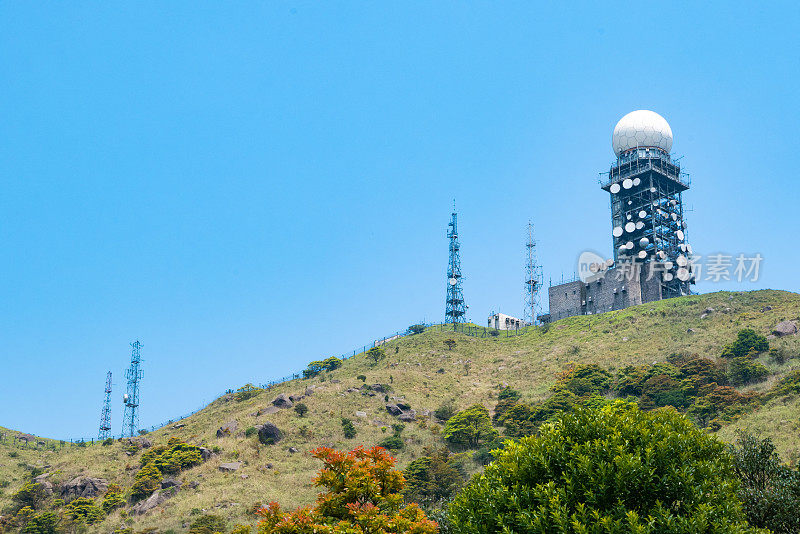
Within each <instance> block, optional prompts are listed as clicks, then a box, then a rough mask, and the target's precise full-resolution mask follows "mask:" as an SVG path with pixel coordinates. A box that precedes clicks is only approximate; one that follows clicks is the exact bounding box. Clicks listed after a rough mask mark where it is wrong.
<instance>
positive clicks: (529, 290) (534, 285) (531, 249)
mask: <svg viewBox="0 0 800 534" xmlns="http://www.w3.org/2000/svg"><path fill="white" fill-rule="evenodd" d="M527 230H528V238H527V241H526V242H525V309H524V310H523V316H522V318H523V319H524V320H525V323H527V324H536V311H537V310H538V309H539V289H540V288H541V287H542V266H541V265H539V264H538V263H537V262H536V240H535V239H534V238H533V223H531V222H530V221H528V228H527Z"/></svg>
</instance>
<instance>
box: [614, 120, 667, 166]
mask: <svg viewBox="0 0 800 534" xmlns="http://www.w3.org/2000/svg"><path fill="white" fill-rule="evenodd" d="M611 146H612V147H613V148H614V154H616V155H617V156H619V155H620V154H622V153H623V152H625V151H627V150H630V149H632V148H636V147H656V148H660V149H661V150H664V151H665V152H667V153H669V151H670V150H672V128H670V127H669V124H668V123H667V121H666V120H665V119H664V117H662V116H661V115H659V114H658V113H656V112H654V111H649V110H646V109H639V110H636V111H631V112H630V113H628V114H627V115H625V116H624V117H622V118H621V119H620V120H619V122H618V123H617V125H616V126H615V127H614V134H613V135H612V136H611Z"/></svg>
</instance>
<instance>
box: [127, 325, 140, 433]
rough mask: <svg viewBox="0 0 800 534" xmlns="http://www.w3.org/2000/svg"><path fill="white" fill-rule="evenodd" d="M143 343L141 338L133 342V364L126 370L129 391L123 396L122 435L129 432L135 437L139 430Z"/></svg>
mask: <svg viewBox="0 0 800 534" xmlns="http://www.w3.org/2000/svg"><path fill="white" fill-rule="evenodd" d="M141 349H142V344H141V343H139V340H136V341H134V342H133V343H131V366H130V367H129V368H128V370H127V371H126V372H125V378H127V379H128V392H127V393H126V394H125V395H124V396H123V397H122V400H123V402H124V403H125V414H124V416H123V418H122V437H123V438H124V437H125V434H126V433H127V434H128V436H129V437H134V436H135V435H136V433H137V432H138V431H139V381H140V380H141V379H142V370H141V369H140V368H139V365H140V364H141V363H142V357H141Z"/></svg>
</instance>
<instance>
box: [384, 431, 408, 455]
mask: <svg viewBox="0 0 800 534" xmlns="http://www.w3.org/2000/svg"><path fill="white" fill-rule="evenodd" d="M405 446H406V444H405V442H404V441H403V438H401V437H400V436H398V435H397V434H395V435H393V436H388V437H385V438H383V439H382V440H381V441H380V442H379V443H378V447H383V448H384V449H387V450H390V451H399V450H402V449H403V447H405Z"/></svg>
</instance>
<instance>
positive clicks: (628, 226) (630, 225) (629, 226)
mask: <svg viewBox="0 0 800 534" xmlns="http://www.w3.org/2000/svg"><path fill="white" fill-rule="evenodd" d="M634 230H636V224H635V223H632V222H629V223H625V231H626V232H628V233H630V232H633V231H634Z"/></svg>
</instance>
